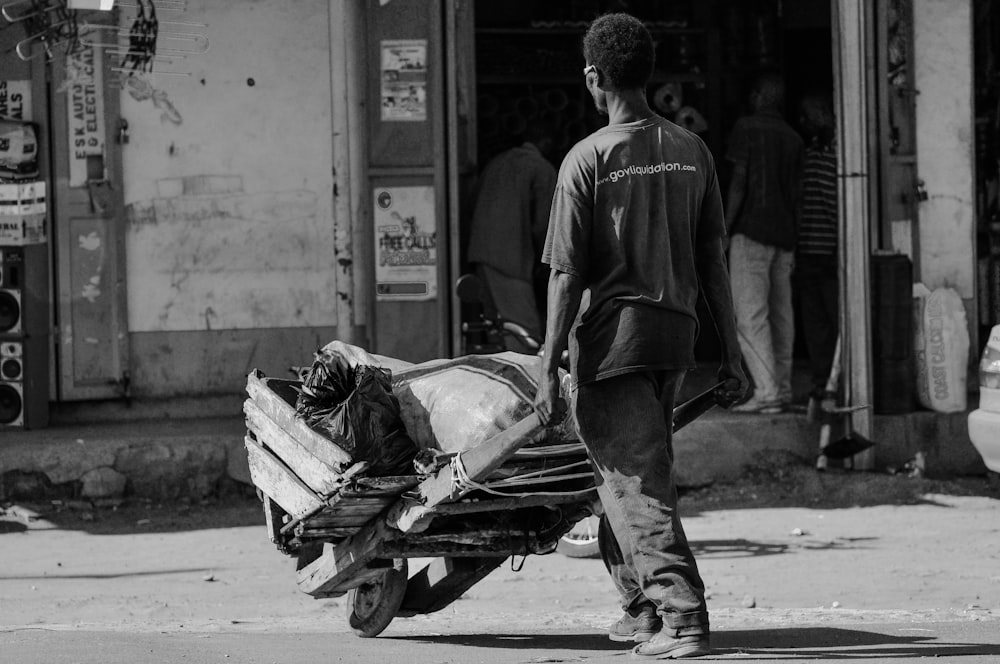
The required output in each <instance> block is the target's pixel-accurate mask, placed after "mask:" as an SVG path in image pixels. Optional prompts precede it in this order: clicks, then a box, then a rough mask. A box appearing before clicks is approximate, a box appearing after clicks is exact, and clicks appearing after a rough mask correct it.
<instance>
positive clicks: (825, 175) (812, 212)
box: [798, 141, 837, 256]
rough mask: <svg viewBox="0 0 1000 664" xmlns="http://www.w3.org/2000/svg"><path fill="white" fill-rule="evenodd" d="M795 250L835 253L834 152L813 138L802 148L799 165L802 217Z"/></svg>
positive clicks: (835, 163)
mask: <svg viewBox="0 0 1000 664" xmlns="http://www.w3.org/2000/svg"><path fill="white" fill-rule="evenodd" d="M798 253H800V254H812V255H816V254H819V255H824V256H829V255H836V253H837V152H836V146H835V145H829V146H821V145H819V144H818V143H816V142H815V141H813V142H812V143H810V144H809V146H808V147H807V148H806V155H805V161H804V163H803V167H802V217H801V221H800V222H799V235H798Z"/></svg>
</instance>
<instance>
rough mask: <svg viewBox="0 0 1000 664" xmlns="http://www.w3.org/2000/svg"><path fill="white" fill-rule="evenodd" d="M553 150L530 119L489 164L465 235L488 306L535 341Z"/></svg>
mask: <svg viewBox="0 0 1000 664" xmlns="http://www.w3.org/2000/svg"><path fill="white" fill-rule="evenodd" d="M553 146H554V139H553V136H552V131H550V130H549V129H548V127H547V126H546V125H545V123H544V122H542V121H540V120H533V121H531V122H529V123H528V126H527V129H526V130H525V135H524V142H523V143H522V144H521V145H518V146H516V147H513V148H510V149H508V150H505V151H503V152H501V153H500V154H498V155H497V156H496V157H494V158H493V159H491V160H490V162H489V163H488V164H487V165H486V168H485V169H483V174H482V177H481V178H480V181H479V185H478V192H477V195H476V206H475V210H474V212H473V215H472V226H471V229H470V231H469V252H468V260H469V262H470V263H472V264H474V265H475V266H476V272H477V274H479V276H480V278H481V279H482V280H483V281H484V282H485V284H486V290H487V293H488V295H489V300H490V302H488V303H487V306H488V307H489V308H491V309H495V310H496V313H498V314H499V315H500V317H501V318H503V319H504V320H508V321H511V322H514V323H517V324H519V325H521V326H523V327H524V328H525V329H526V330H527V331H528V332H529V333H530V334H531V335H532V337H534V338H535V339H539V340H540V339H541V338H542V333H543V332H544V330H543V329H542V316H543V311H544V308H543V307H542V306H540V304H539V302H538V301H537V298H536V297H535V293H536V287H535V285H536V284H535V282H536V280H537V279H538V278H539V275H538V272H539V270H538V266H540V265H541V263H540V261H539V259H540V257H541V253H542V243H543V242H544V241H545V232H546V229H547V228H548V224H549V210H550V207H551V205H552V191H553V190H554V189H555V182H556V169H555V167H554V166H553V165H552V164H551V163H550V162H549V160H548V159H547V157H546V155H548V154H549V153H550V152H551V150H552V148H553ZM505 343H506V345H507V348H508V350H515V351H519V352H522V353H526V352H532V351H531V349H530V348H528V347H527V346H526V345H525V344H523V343H522V342H521V341H520V340H519V339H516V338H513V337H508V338H506V339H505Z"/></svg>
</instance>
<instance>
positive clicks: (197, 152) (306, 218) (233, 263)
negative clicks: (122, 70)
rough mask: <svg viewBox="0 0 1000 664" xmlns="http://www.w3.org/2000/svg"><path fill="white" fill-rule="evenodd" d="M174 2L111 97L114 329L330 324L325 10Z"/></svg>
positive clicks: (277, 1) (315, 0) (304, 4)
mask: <svg viewBox="0 0 1000 664" xmlns="http://www.w3.org/2000/svg"><path fill="white" fill-rule="evenodd" d="M185 4H186V10H185V11H184V12H182V13H178V12H169V11H167V10H166V5H161V6H158V7H157V9H158V18H159V20H160V41H159V47H160V49H166V48H171V47H174V48H196V49H197V48H200V46H201V43H200V42H198V41H194V42H185V41H182V40H177V39H174V40H171V39H170V38H169V37H168V36H167V35H166V33H167V32H169V31H174V32H192V33H196V34H203V35H205V36H206V37H207V40H208V46H209V48H208V51H207V52H205V53H192V54H188V55H187V56H186V57H185V58H184V59H181V60H177V61H175V62H172V63H157V64H156V69H159V70H162V71H175V72H183V73H187V74H190V75H188V76H174V75H167V74H162V73H161V74H155V73H154V74H153V75H152V76H148V77H147V79H146V80H147V81H148V82H149V83H150V84H151V85H152V88H153V89H155V90H156V92H155V93H154V95H153V97H152V98H142V97H144V96H146V95H148V94H149V92H150V90H149V88H146V89H144V90H143V89H142V86H126V89H125V90H124V91H123V93H122V116H123V117H124V118H125V119H126V120H127V121H128V124H129V142H128V144H127V145H125V146H124V154H123V160H124V170H125V176H124V178H125V183H124V190H125V192H124V194H125V202H126V205H127V206H128V211H129V214H128V223H129V226H128V233H127V248H126V251H127V270H128V271H127V288H128V312H129V332H131V333H135V332H160V331H197V330H219V329H247V328H258V329H259V328H276V327H315V326H321V325H335V324H336V303H335V294H336V288H335V286H336V284H335V278H336V277H335V275H336V265H335V261H334V223H333V214H334V212H333V194H332V188H333V176H332V167H333V166H332V165H333V156H332V148H331V145H332V140H331V94H330V81H331V77H330V36H329V25H330V23H329V18H328V17H329V11H330V9H329V2H328V0H295V2H285V1H283V0H254V1H246V0H244V1H240V2H219V1H218V0H188V1H187V2H186V3H185ZM167 21H179V22H187V23H198V24H205V25H207V27H197V26H183V25H171V24H169V23H167ZM133 87H135V88H136V91H137V92H138V94H136V95H133V94H131V93H130V89H132V88H133ZM143 93H144V94H143ZM171 109H173V110H175V111H176V113H172V112H171Z"/></svg>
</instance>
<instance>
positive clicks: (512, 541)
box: [244, 371, 596, 637]
mask: <svg viewBox="0 0 1000 664" xmlns="http://www.w3.org/2000/svg"><path fill="white" fill-rule="evenodd" d="M295 386H296V382H295V381H290V380H282V379H276V378H267V377H265V376H263V375H262V374H261V373H260V372H257V371H254V372H253V373H251V374H250V376H249V377H248V380H247V393H248V394H249V398H248V399H247V400H246V402H245V404H244V411H245V414H246V420H247V436H246V448H247V452H248V456H249V462H250V474H251V477H252V478H253V482H254V484H255V485H256V486H257V488H258V495H260V496H261V499H262V500H263V503H264V515H265V519H266V524H267V529H268V534H269V537H270V539H271V541H272V542H274V544H275V545H276V546H277V548H278V549H279V550H280V551H281V552H283V553H285V554H288V555H290V556H294V557H296V558H297V560H298V565H297V581H298V585H299V588H300V589H301V590H302V591H303V592H306V593H308V594H309V595H312V596H313V597H317V598H321V597H337V596H340V595H344V594H347V595H348V607H347V609H348V621H349V623H350V626H351V628H352V629H353V630H354V632H355V633H356V634H358V635H359V636H363V637H372V636H376V635H377V634H379V633H381V632H382V630H384V629H385V628H386V627H387V626H388V624H389V623H390V622H391V621H392V619H393V618H394V617H396V616H403V617H406V616H413V615H417V614H421V613H432V612H434V611H438V610H440V609H442V608H444V607H446V606H448V604H450V603H451V602H453V601H454V600H456V599H458V598H459V597H460V596H461V595H462V594H463V593H464V592H465V591H466V590H467V589H469V588H470V587H472V585H474V584H475V583H476V582H478V581H479V580H480V579H482V578H484V577H485V576H486V575H487V574H489V573H490V572H491V571H493V570H494V569H496V568H497V567H498V566H499V565H500V564H501V563H503V561H504V560H505V559H506V558H507V557H509V556H526V555H528V554H544V553H549V552H551V551H554V550H555V548H556V546H557V544H558V542H559V538H560V537H562V535H564V534H565V533H567V532H568V531H569V530H570V529H571V528H572V527H573V525H574V524H575V523H576V522H577V521H579V520H581V519H583V518H585V517H586V516H588V515H590V514H591V513H592V509H593V504H594V501H595V500H596V492H595V491H594V488H593V487H594V477H593V473H592V471H591V469H590V466H589V463H588V462H587V456H586V451H585V449H584V447H583V445H582V444H580V443H563V444H554V445H553V444H547V442H546V435H545V429H544V428H543V427H542V426H541V424H540V422H539V420H538V417H537V415H535V414H531V415H529V416H527V417H526V418H524V419H523V420H521V421H520V422H518V423H516V424H515V425H513V426H512V427H510V428H508V429H506V430H504V431H503V432H501V433H500V434H498V435H496V436H494V437H493V438H491V439H490V440H487V441H486V442H484V443H482V444H480V445H478V446H476V447H474V448H471V449H469V450H466V451H463V452H460V453H458V454H454V455H447V456H442V457H439V463H437V464H436V465H435V467H434V468H433V469H429V472H428V473H427V474H425V475H406V476H397V477H369V476H367V475H366V474H365V470H366V468H367V466H366V464H364V463H354V462H352V460H351V458H350V457H349V456H348V455H347V454H346V453H345V452H344V451H343V450H342V449H340V448H339V447H337V446H336V445H335V444H334V443H333V442H332V441H330V440H329V439H328V438H326V437H324V436H323V435H322V434H320V433H318V432H316V431H314V430H312V429H310V428H309V427H308V426H307V425H306V424H305V423H304V422H303V421H302V420H301V419H300V418H298V417H297V416H296V412H295V407H294V404H295V399H296V396H297V392H296V391H295ZM513 475H516V478H515V477H512V476H513ZM505 480H506V481H508V482H511V483H513V484H514V486H515V489H514V490H513V491H512V490H511V488H509V487H508V488H505V489H504V490H503V491H498V490H497V489H496V488H493V487H495V486H496V483H497V482H501V483H502V482H504V481H505ZM514 491H516V493H514ZM414 558H430V559H432V561H431V562H430V563H429V564H426V565H425V566H424V567H423V568H422V569H420V570H418V571H416V572H415V573H414V574H410V573H409V570H408V565H407V561H408V560H410V559H414ZM424 562H426V561H424Z"/></svg>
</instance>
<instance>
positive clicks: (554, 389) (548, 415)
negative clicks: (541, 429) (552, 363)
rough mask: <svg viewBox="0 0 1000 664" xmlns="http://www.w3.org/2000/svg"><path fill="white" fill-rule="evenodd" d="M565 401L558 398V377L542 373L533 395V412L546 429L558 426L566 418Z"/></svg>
mask: <svg viewBox="0 0 1000 664" xmlns="http://www.w3.org/2000/svg"><path fill="white" fill-rule="evenodd" d="M566 411H567V407H566V400H565V399H563V398H562V397H560V396H559V375H558V374H556V375H555V376H553V375H551V374H549V373H548V372H542V375H541V376H540V377H539V380H538V392H537V394H536V395H535V412H537V413H538V419H539V420H541V422H542V424H543V425H544V426H546V427H548V428H552V427H556V426H559V424H560V423H562V421H563V419H565V417H566Z"/></svg>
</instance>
